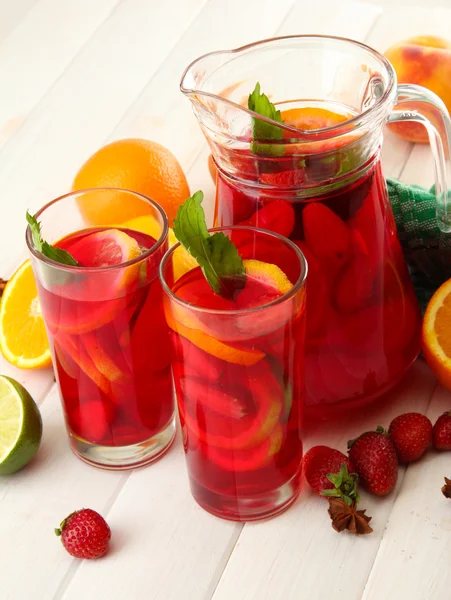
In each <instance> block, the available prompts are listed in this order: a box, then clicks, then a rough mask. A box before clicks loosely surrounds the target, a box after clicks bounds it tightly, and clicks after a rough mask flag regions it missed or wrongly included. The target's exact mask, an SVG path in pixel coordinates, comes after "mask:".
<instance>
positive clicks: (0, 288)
mask: <svg viewBox="0 0 451 600" xmlns="http://www.w3.org/2000/svg"><path fill="white" fill-rule="evenodd" d="M7 283H8V282H7V281H6V279H2V278H1V277H0V298H1V296H2V294H3V290H4V289H5V285H6V284H7Z"/></svg>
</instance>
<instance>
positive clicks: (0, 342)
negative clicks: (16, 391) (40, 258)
mask: <svg viewBox="0 0 451 600" xmlns="http://www.w3.org/2000/svg"><path fill="white" fill-rule="evenodd" d="M0 350H1V351H2V354H3V356H4V357H5V358H6V360H8V361H9V362H10V363H11V364H13V365H15V366H16V367H19V368H20V369H38V368H41V367H48V366H49V365H50V364H51V362H52V357H51V354H50V348H49V343H48V340H47V333H46V331H45V327H44V319H43V318H42V312H41V307H40V304H39V299H38V292H37V289H36V283H35V280H34V277H33V271H32V268H31V263H30V261H29V260H27V261H26V262H25V263H24V264H23V265H22V266H20V267H19V268H18V269H17V271H16V272H15V273H14V275H13V276H12V277H11V279H10V280H9V281H8V283H7V284H6V286H5V289H4V291H3V296H2V302H1V306H0Z"/></svg>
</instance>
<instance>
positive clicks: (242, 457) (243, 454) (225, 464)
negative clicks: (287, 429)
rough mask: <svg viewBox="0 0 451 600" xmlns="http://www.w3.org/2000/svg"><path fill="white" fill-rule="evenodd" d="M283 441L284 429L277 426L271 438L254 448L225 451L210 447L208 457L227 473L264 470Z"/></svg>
mask: <svg viewBox="0 0 451 600" xmlns="http://www.w3.org/2000/svg"><path fill="white" fill-rule="evenodd" d="M282 441H283V428H282V426H281V425H280V424H277V425H276V427H275V428H274V430H273V431H272V432H271V433H270V435H269V437H267V438H266V439H265V440H263V441H262V442H260V444H259V445H258V446H255V447H254V448H248V449H244V450H223V449H221V448H215V447H214V446H209V447H208V457H209V459H210V460H212V461H213V462H214V463H216V464H217V465H218V466H219V467H221V469H225V470H226V471H233V472H241V471H254V470H256V469H264V468H265V467H266V466H267V465H269V463H270V462H271V461H272V460H273V456H274V455H275V454H277V452H279V450H280V449H281V447H282Z"/></svg>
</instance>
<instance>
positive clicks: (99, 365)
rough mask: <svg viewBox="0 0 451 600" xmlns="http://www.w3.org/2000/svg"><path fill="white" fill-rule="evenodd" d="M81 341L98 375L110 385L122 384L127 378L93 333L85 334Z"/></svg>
mask: <svg viewBox="0 0 451 600" xmlns="http://www.w3.org/2000/svg"><path fill="white" fill-rule="evenodd" d="M81 339H82V340H83V345H84V347H85V350H86V353H87V354H88V356H89V358H90V359H91V361H92V362H93V363H94V366H95V368H96V369H97V370H98V371H99V373H101V374H102V375H103V376H104V377H106V379H108V381H110V382H111V383H122V382H124V380H125V379H126V377H127V375H126V373H124V371H123V370H122V369H121V368H120V367H119V365H117V364H116V362H115V361H114V360H113V359H112V358H111V356H110V355H109V354H108V349H107V348H103V347H102V345H101V344H100V341H99V339H98V337H97V336H96V334H95V332H93V331H91V332H89V333H86V334H85V335H83V336H82V338H81Z"/></svg>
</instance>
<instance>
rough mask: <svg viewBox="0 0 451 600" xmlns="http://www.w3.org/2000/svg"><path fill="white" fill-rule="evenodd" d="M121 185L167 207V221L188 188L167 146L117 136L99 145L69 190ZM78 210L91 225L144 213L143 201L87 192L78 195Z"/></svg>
mask: <svg viewBox="0 0 451 600" xmlns="http://www.w3.org/2000/svg"><path fill="white" fill-rule="evenodd" d="M100 187H106V188H122V189H127V190H132V191H134V192H138V193H140V194H143V195H144V196H147V197H149V198H151V199H152V200H155V201H156V202H158V204H160V205H161V206H162V207H163V209H164V210H165V211H166V214H167V216H168V219H169V224H170V225H172V222H173V220H174V218H175V216H176V214H177V209H178V207H179V206H180V205H181V204H183V202H184V201H185V200H186V199H187V198H188V197H189V195H190V191H189V187H188V183H187V181H186V177H185V174H184V173H183V170H182V167H181V166H180V164H179V162H178V161H177V159H176V158H175V156H174V155H173V154H172V152H170V151H169V150H168V149H167V148H165V147H164V146H162V145H161V144H158V143H157V142H152V141H150V140H143V139H139V138H130V139H123V140H117V141H116V142H112V143H111V144H107V145H106V146H104V147H103V148H100V150H98V151H97V152H96V153H95V154H93V155H92V156H91V157H90V158H88V160H87V161H86V162H85V163H84V165H83V166H82V167H81V169H80V170H79V171H78V173H77V175H76V176H75V179H74V183H73V185H72V190H73V191H75V190H82V189H87V188H100ZM78 205H79V207H80V210H81V212H82V214H83V216H84V218H85V219H86V221H88V223H89V224H91V225H97V226H100V225H114V224H117V223H122V222H124V221H126V220H129V219H133V218H135V217H139V216H142V215H143V210H145V209H143V206H142V203H139V202H136V204H135V205H134V203H133V200H131V201H130V202H127V204H125V203H124V202H123V196H121V195H120V194H114V193H113V192H112V193H111V194H108V195H105V196H104V197H103V199H102V201H101V202H100V203H99V201H98V197H97V198H96V202H95V203H94V202H93V197H91V196H90V195H89V194H86V195H84V196H82V197H80V198H79V199H78Z"/></svg>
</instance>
